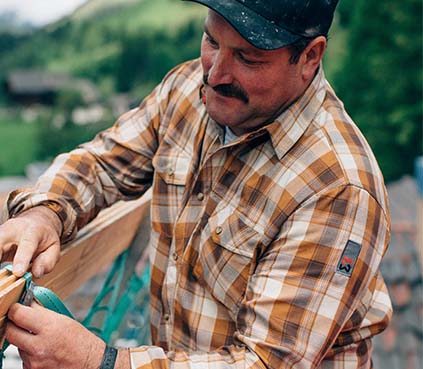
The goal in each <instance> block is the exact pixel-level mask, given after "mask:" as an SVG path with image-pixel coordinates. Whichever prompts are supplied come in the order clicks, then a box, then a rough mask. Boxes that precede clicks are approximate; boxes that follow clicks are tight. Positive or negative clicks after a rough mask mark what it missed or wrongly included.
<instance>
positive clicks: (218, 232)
mask: <svg viewBox="0 0 423 369" xmlns="http://www.w3.org/2000/svg"><path fill="white" fill-rule="evenodd" d="M221 233H222V227H221V226H218V227H216V234H221Z"/></svg>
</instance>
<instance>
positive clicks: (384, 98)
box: [334, 0, 423, 181]
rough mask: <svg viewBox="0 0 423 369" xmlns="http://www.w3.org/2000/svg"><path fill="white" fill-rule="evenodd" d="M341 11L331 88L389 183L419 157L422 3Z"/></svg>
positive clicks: (411, 0) (393, 2) (359, 5)
mask: <svg viewBox="0 0 423 369" xmlns="http://www.w3.org/2000/svg"><path fill="white" fill-rule="evenodd" d="M348 4H351V5H350V9H345V6H347V5H348ZM345 6H344V7H343V8H342V9H341V10H342V12H341V16H342V14H344V15H343V20H344V22H343V23H344V24H346V25H347V26H348V40H347V47H348V52H347V55H346V58H345V60H343V67H342V68H340V69H339V70H340V72H339V73H338V74H337V75H336V76H335V80H334V84H335V87H336V89H337V91H338V93H339V95H340V97H341V98H342V100H343V101H344V103H345V106H346V108H347V111H349V113H350V114H351V116H352V117H353V119H354V120H355V121H356V122H357V124H358V125H359V127H360V129H361V130H362V132H363V133H364V135H365V136H366V138H367V140H368V141H369V143H370V145H371V146H372V148H373V151H374V152H375V155H376V157H377V159H378V162H379V164H380V166H381V169H382V171H383V173H384V176H385V179H386V180H387V181H389V180H393V179H396V178H398V177H400V176H401V175H403V174H405V173H412V171H413V162H414V159H415V157H416V156H419V155H421V153H422V105H421V102H422V82H423V78H422V69H421V62H422V49H421V46H422V24H421V22H422V20H421V14H422V2H421V1H420V0H386V1H382V2H380V1H367V0H357V1H355V2H353V3H352V2H350V1H348V2H347V4H346V5H345ZM348 10H349V11H348ZM346 15H349V17H346ZM341 18H342V17H341ZM341 20H342V19H341Z"/></svg>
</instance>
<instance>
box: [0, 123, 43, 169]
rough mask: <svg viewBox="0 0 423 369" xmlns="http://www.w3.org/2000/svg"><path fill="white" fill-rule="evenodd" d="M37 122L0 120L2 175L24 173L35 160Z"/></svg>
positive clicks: (0, 162)
mask: <svg viewBox="0 0 423 369" xmlns="http://www.w3.org/2000/svg"><path fill="white" fill-rule="evenodd" d="M36 134H37V124H36V123H33V124H26V123H23V122H17V121H10V120H7V121H4V120H0V176H14V175H23V174H24V170H25V166H26V165H28V164H29V163H31V162H32V161H34V158H35V150H36V145H37V144H36V142H37V139H36Z"/></svg>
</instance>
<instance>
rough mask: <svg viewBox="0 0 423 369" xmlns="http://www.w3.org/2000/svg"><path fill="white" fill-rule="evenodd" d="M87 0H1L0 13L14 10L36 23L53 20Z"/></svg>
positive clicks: (40, 23)
mask: <svg viewBox="0 0 423 369" xmlns="http://www.w3.org/2000/svg"><path fill="white" fill-rule="evenodd" d="M85 1H86V0H0V13H2V12H4V11H14V12H16V13H17V14H18V16H19V18H20V19H22V20H26V21H30V22H31V23H33V24H36V25H42V24H46V23H49V22H52V21H54V20H56V19H58V18H60V17H62V16H63V15H65V14H68V13H70V12H72V11H73V10H74V9H76V8H77V7H78V6H79V5H81V4H83V3H84V2H85Z"/></svg>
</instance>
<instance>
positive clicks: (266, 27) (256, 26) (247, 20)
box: [185, 0, 301, 50]
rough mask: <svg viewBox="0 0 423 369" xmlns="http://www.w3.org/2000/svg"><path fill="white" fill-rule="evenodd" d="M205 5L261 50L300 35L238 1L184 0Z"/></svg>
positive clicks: (286, 43)
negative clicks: (279, 25)
mask: <svg viewBox="0 0 423 369" xmlns="http://www.w3.org/2000/svg"><path fill="white" fill-rule="evenodd" d="M185 1H191V2H195V3H199V4H202V5H205V6H207V7H208V8H210V9H212V10H213V11H215V12H216V13H218V14H220V15H221V16H222V17H223V18H225V20H226V21H227V22H228V23H230V24H231V26H232V27H234V28H235V29H236V30H237V31H238V33H239V34H240V35H241V36H242V37H243V38H244V39H246V40H247V41H248V42H249V43H251V44H252V45H253V46H255V47H257V48H258V49H263V50H274V49H279V48H281V47H285V46H288V45H290V44H292V43H294V42H295V41H297V40H298V39H299V38H301V36H299V35H296V34H293V33H291V32H289V31H287V30H286V29H283V28H281V27H278V26H277V25H276V24H274V23H271V22H270V21H268V20H267V19H266V18H264V17H262V16H261V15H258V14H257V13H254V12H253V11H252V10H250V9H249V8H248V7H246V6H245V5H243V4H241V3H240V2H238V1H225V0H185Z"/></svg>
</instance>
